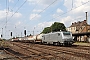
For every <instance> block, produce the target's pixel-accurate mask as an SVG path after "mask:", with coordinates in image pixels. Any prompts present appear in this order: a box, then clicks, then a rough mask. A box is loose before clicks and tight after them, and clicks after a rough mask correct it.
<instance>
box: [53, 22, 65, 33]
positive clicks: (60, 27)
mask: <svg viewBox="0 0 90 60" xmlns="http://www.w3.org/2000/svg"><path fill="white" fill-rule="evenodd" d="M51 28H52V32H56V31H60V30H61V31H66V27H65V25H64V24H63V23H59V22H55V23H54V24H52V26H51Z"/></svg>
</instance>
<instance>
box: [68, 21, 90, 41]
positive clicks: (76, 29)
mask: <svg viewBox="0 0 90 60" xmlns="http://www.w3.org/2000/svg"><path fill="white" fill-rule="evenodd" d="M67 31H70V32H72V33H73V34H75V33H85V32H90V25H89V24H87V21H86V20H84V21H78V22H74V23H72V25H71V26H70V27H68V28H67ZM89 37H90V36H89ZM89 37H88V38H89ZM88 38H87V36H79V37H78V38H77V41H86V40H87V39H88Z"/></svg>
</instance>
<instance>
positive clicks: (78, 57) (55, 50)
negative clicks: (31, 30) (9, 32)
mask: <svg viewBox="0 0 90 60" xmlns="http://www.w3.org/2000/svg"><path fill="white" fill-rule="evenodd" d="M10 44H12V45H13V47H12V46H11V47H10V48H11V49H14V50H15V51H18V52H19V53H22V54H23V55H25V56H26V58H29V59H31V60H89V59H90V57H89V56H90V48H89V47H84V48H83V47H82V46H77V47H58V46H47V45H40V44H30V43H29V44H27V43H19V42H11V43H10ZM14 47H16V48H14ZM80 48H81V49H80ZM20 50H22V51H20ZM23 51H24V53H23ZM25 56H24V57H25ZM19 57H20V56H19ZM24 57H21V58H23V59H26V58H24Z"/></svg>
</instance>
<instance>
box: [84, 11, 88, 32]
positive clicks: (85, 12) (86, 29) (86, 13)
mask: <svg viewBox="0 0 90 60" xmlns="http://www.w3.org/2000/svg"><path fill="white" fill-rule="evenodd" d="M85 13H86V32H88V30H87V12H85Z"/></svg>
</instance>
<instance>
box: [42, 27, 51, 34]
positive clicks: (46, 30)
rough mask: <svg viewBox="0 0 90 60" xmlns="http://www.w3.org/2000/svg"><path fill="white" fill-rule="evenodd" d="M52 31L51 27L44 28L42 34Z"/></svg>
mask: <svg viewBox="0 0 90 60" xmlns="http://www.w3.org/2000/svg"><path fill="white" fill-rule="evenodd" d="M50 31H51V28H50V27H46V28H44V30H43V31H42V32H41V33H45V34H46V33H49V32H50Z"/></svg>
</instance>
